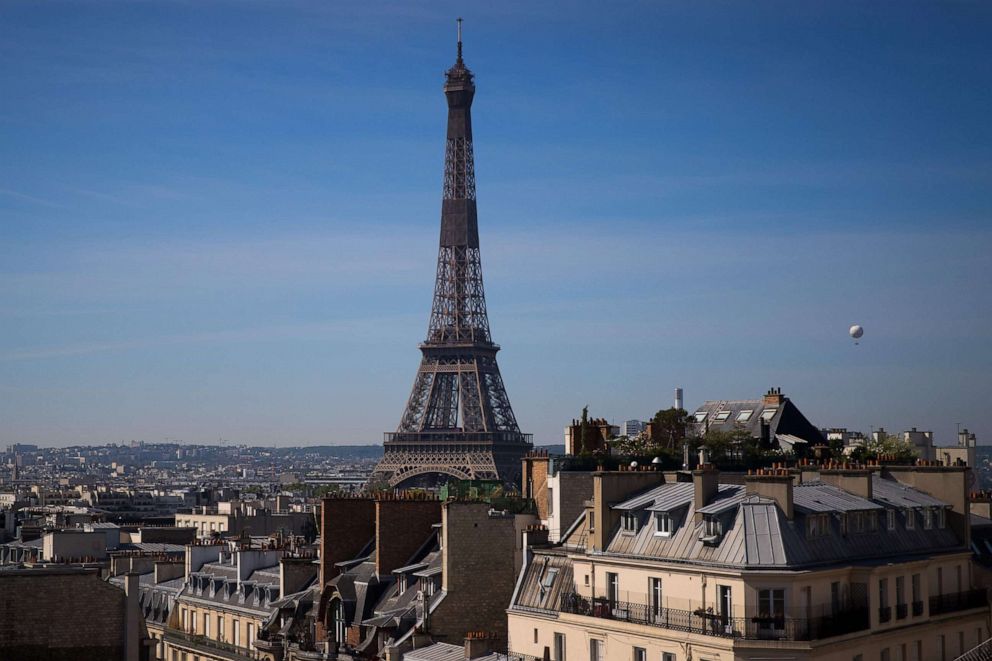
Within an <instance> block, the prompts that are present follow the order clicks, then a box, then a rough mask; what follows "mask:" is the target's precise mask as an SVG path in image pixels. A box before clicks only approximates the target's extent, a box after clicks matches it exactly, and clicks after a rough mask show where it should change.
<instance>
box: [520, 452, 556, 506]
mask: <svg viewBox="0 0 992 661" xmlns="http://www.w3.org/2000/svg"><path fill="white" fill-rule="evenodd" d="M549 461H550V460H549V459H548V454H547V452H544V453H542V454H538V453H533V452H532V453H530V454H529V455H527V456H526V457H524V459H523V495H524V498H533V499H534V504H535V505H537V516H538V517H539V518H540V519H541V520H542V521H546V520H547V518H548V463H549Z"/></svg>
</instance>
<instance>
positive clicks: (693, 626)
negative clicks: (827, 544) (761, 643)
mask: <svg viewBox="0 0 992 661" xmlns="http://www.w3.org/2000/svg"><path fill="white" fill-rule="evenodd" d="M559 610H560V611H561V612H563V613H571V614H574V615H584V616H588V617H597V618H602V619H606V620H617V621H621V622H631V623H634V624H647V625H650V626H656V627H662V628H665V629H671V630H673V631H682V632H685V633H696V634H702V635H707V636H717V637H720V638H745V639H753V640H819V639H822V638H831V637H833V636H840V635H844V634H848V633H853V632H855V631H863V630H865V629H868V628H869V626H870V618H869V616H868V609H867V608H846V609H844V610H842V611H840V612H839V613H838V614H837V615H836V616H834V615H828V616H823V617H790V616H787V615H784V614H781V615H771V614H765V613H754V614H753V615H749V616H745V617H729V616H726V615H723V614H720V613H715V612H713V610H712V609H710V608H707V609H703V608H697V609H694V610H684V609H678V608H667V607H660V606H657V607H656V606H651V605H648V604H643V603H633V602H626V601H610V600H608V599H603V598H599V599H594V600H589V599H586V598H584V597H582V596H581V595H578V594H575V593H569V594H566V595H564V596H563V597H562V601H561V605H560V607H559Z"/></svg>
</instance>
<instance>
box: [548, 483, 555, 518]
mask: <svg viewBox="0 0 992 661" xmlns="http://www.w3.org/2000/svg"><path fill="white" fill-rule="evenodd" d="M554 513H555V490H554V489H552V488H551V487H548V516H551V515H552V514H554Z"/></svg>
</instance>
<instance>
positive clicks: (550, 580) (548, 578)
mask: <svg viewBox="0 0 992 661" xmlns="http://www.w3.org/2000/svg"><path fill="white" fill-rule="evenodd" d="M557 577H558V568H557V567H549V568H548V571H547V572H546V573H545V574H544V579H543V580H542V581H541V587H543V588H550V587H551V586H552V585H554V583H555V579H556V578H557Z"/></svg>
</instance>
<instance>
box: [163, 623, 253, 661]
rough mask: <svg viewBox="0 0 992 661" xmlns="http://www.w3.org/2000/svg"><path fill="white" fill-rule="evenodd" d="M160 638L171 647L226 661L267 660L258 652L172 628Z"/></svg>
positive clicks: (166, 629) (168, 628) (167, 628)
mask: <svg viewBox="0 0 992 661" xmlns="http://www.w3.org/2000/svg"><path fill="white" fill-rule="evenodd" d="M162 638H163V639H164V640H165V641H166V642H168V643H170V644H172V645H179V646H181V647H185V648H187V649H190V650H192V651H194V652H196V651H200V652H203V653H209V654H210V655H211V656H215V657H220V658H222V659H228V661H261V660H264V659H267V658H268V657H267V656H266V655H264V654H261V653H260V652H259V651H258V650H253V649H248V648H246V647H236V646H235V645H232V644H230V643H223V642H221V641H219V640H211V639H210V638H207V637H206V636H201V635H198V634H191V633H186V632H185V631H182V630H180V629H173V628H172V627H166V628H165V631H164V632H163V634H162Z"/></svg>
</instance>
